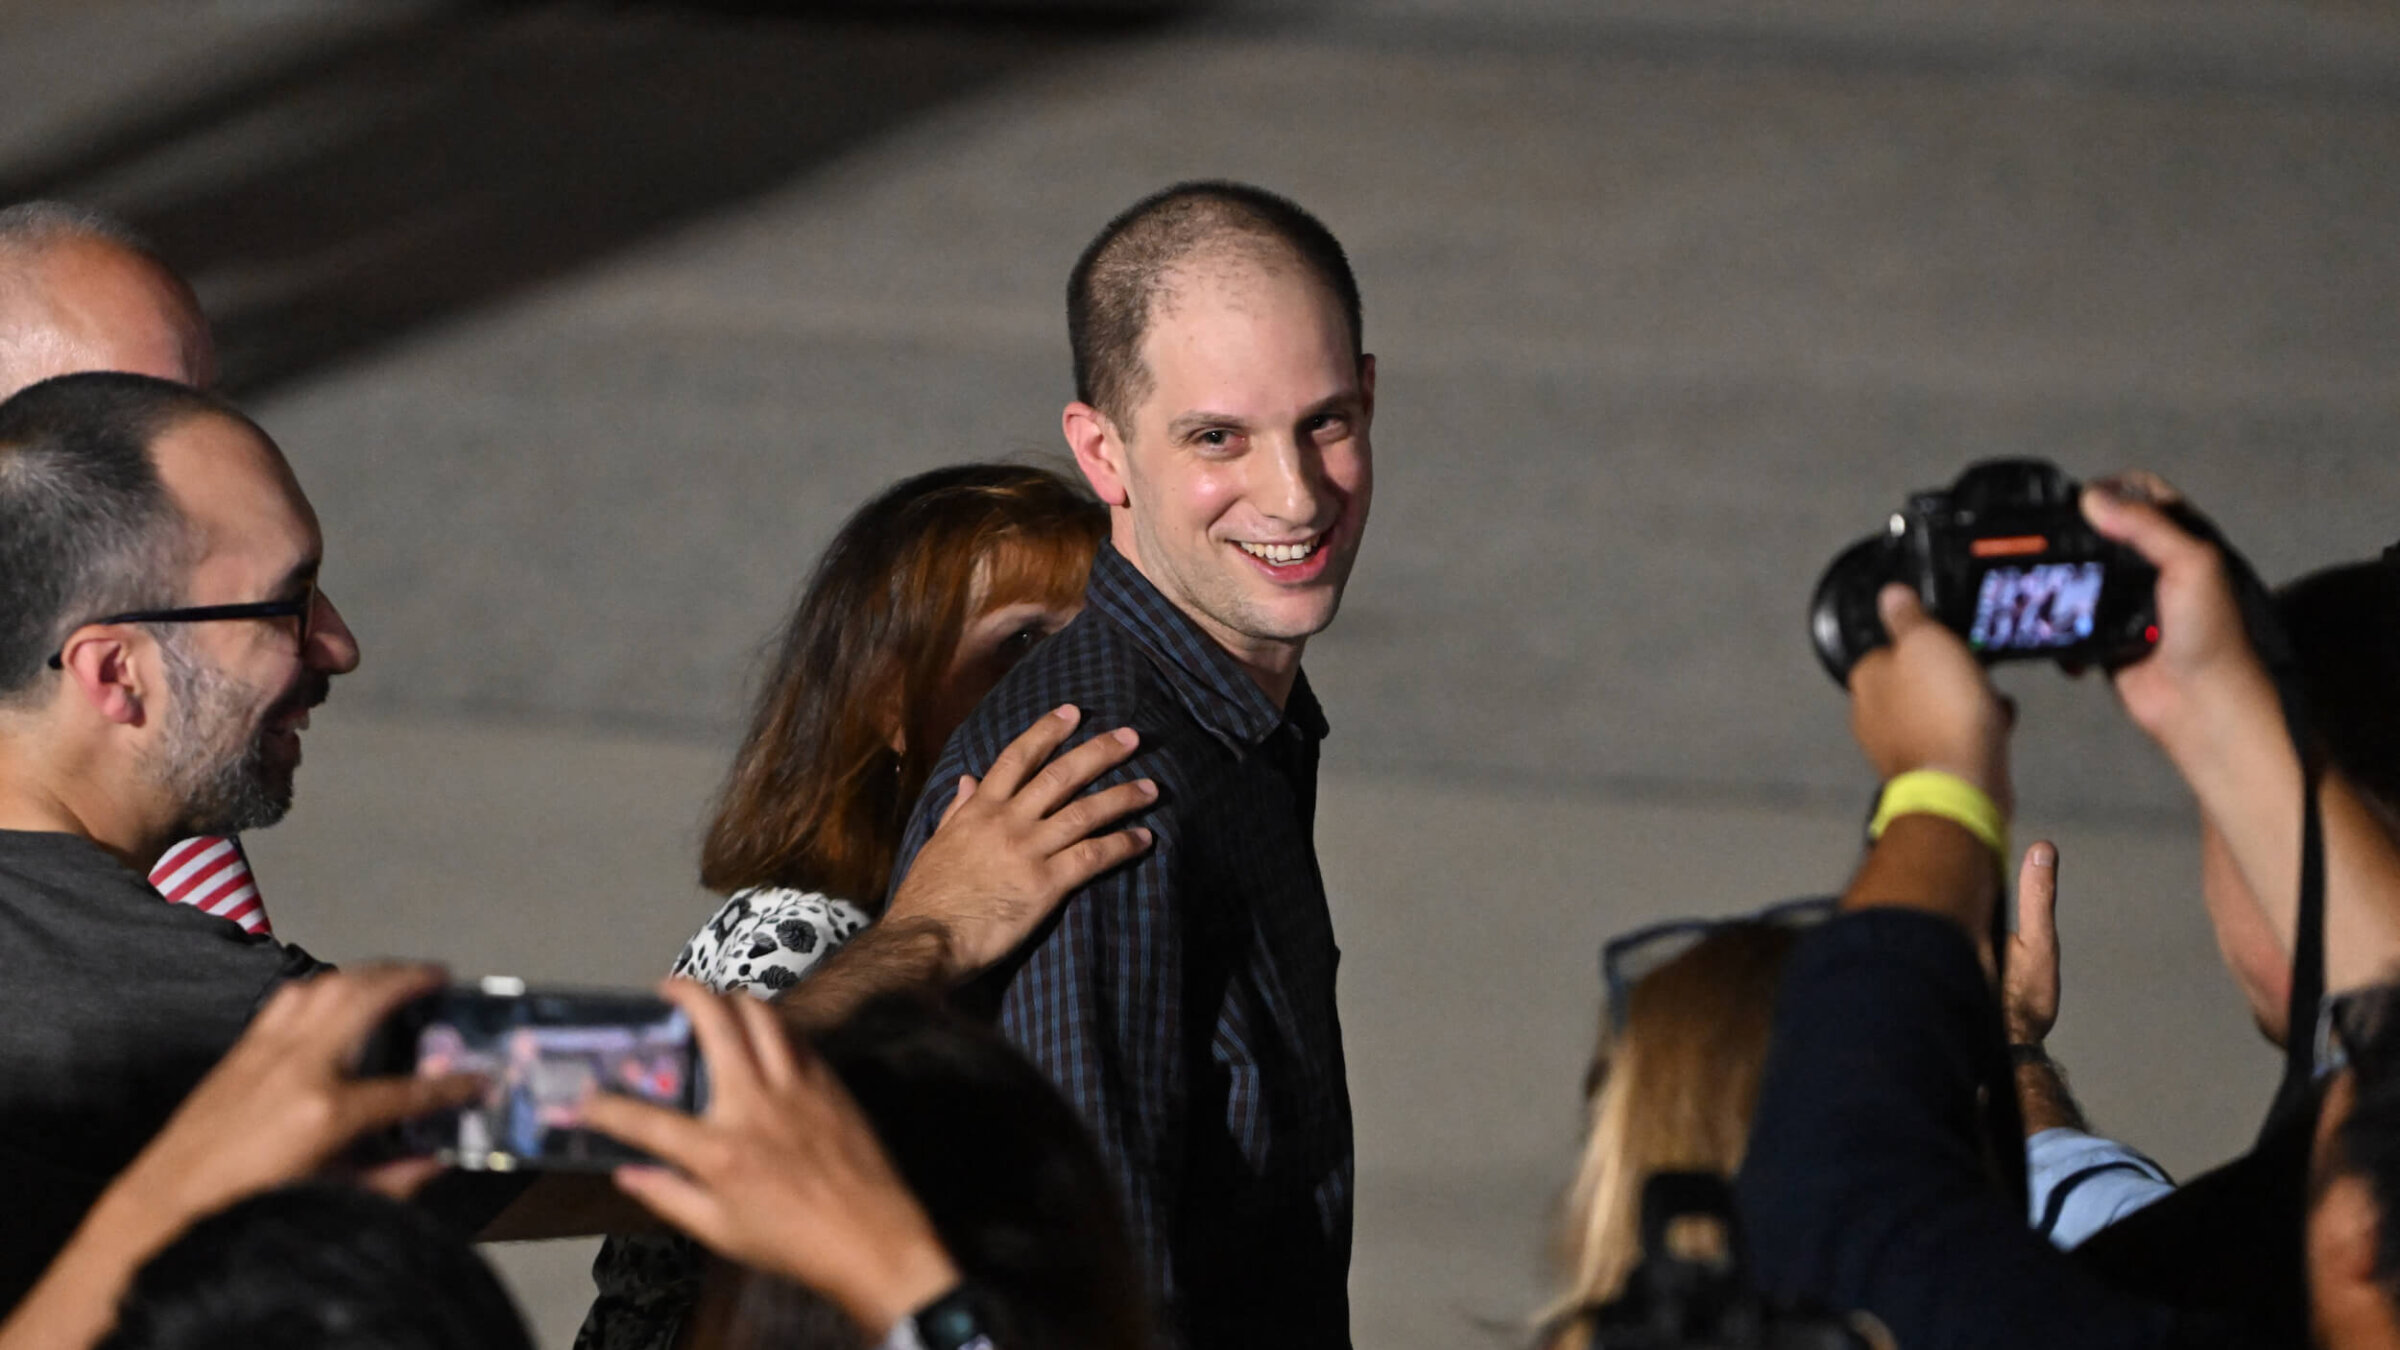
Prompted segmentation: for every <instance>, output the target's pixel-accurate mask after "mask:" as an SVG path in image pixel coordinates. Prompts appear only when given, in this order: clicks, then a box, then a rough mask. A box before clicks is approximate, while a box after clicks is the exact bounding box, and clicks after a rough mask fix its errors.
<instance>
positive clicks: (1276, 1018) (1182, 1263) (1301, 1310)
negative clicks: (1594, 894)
mask: <svg viewBox="0 0 2400 1350" xmlns="http://www.w3.org/2000/svg"><path fill="white" fill-rule="evenodd" d="M1061 703H1073V704H1075V705H1076V706H1077V707H1079V708H1081V709H1082V710H1083V721H1082V723H1081V725H1080V726H1078V727H1077V729H1076V736H1077V738H1078V739H1079V740H1080V739H1087V738H1089V737H1091V736H1094V735H1097V734H1099V733H1101V732H1105V731H1111V730H1114V729H1115V728H1117V727H1121V726H1131V727H1133V728H1134V729H1135V730H1137V731H1139V732H1140V733H1141V737H1142V744H1141V748H1140V750H1139V752H1138V753H1137V754H1136V755H1135V757H1134V758H1133V760H1132V761H1131V762H1130V763H1128V764H1127V765H1125V766H1124V767H1123V768H1121V769H1120V770H1118V771H1117V772H1115V773H1113V774H1111V775H1110V776H1109V777H1108V779H1106V780H1105V781H1106V782H1122V781H1126V780H1128V779H1131V778H1136V777H1142V776H1148V777H1150V778H1153V779H1155V780H1156V781H1157V783H1158V785H1159V802H1158V805H1157V806H1156V807H1155V808H1153V809H1152V810H1151V811H1150V812H1148V813H1147V815H1145V816H1144V817H1143V818H1142V821H1141V823H1143V824H1145V825H1147V826H1149V827H1150V829H1151V830H1152V831H1153V833H1154V835H1155V843H1154V844H1153V845H1152V847H1151V849H1150V851H1149V852H1148V853H1146V854H1144V855H1143V856H1142V857H1141V858H1139V859H1137V860H1136V861H1134V862H1132V863H1129V864H1127V865H1126V866H1124V867H1121V868H1119V869H1117V870H1116V871H1115V872H1112V873H1110V874H1109V875H1107V876H1103V877H1101V878H1099V879H1098V880H1096V881H1094V882H1093V883H1092V884H1090V885H1089V886H1086V887H1084V888H1083V889H1082V890H1081V891H1078V892H1076V893H1075V894H1074V895H1072V896H1070V897H1069V898H1068V900H1067V902H1066V905H1065V907H1064V908H1063V909H1062V910H1061V911H1060V913H1059V915H1058V916H1057V918H1056V919H1055V920H1054V921H1053V922H1052V923H1051V925H1050V926H1049V927H1048V928H1047V929H1046V930H1045V931H1043V932H1042V933H1040V934H1038V935H1037V936H1036V937H1035V939H1034V940H1033V942H1032V943H1030V944H1029V945H1028V947H1027V949H1026V950H1024V951H1022V952H1020V953H1019V954H1018V956H1017V957H1016V958H1015V959H1014V960H1013V961H1012V962H1011V963H1008V964H1005V965H1004V966H1002V967H1001V968H1000V969H998V970H996V971H994V972H993V973H992V974H991V975H990V976H989V977H987V980H986V982H985V984H984V986H983V987H982V988H981V989H980V990H979V991H971V997H972V996H973V995H974V994H975V993H980V994H981V996H982V997H983V999H984V1000H985V1001H987V1002H989V1003H995V1004H996V1005H997V1012H998V1017H999V1023H1000V1028H1001V1030H1002V1031H1003V1032H1004V1033H1005V1034H1006V1035H1007V1036H1008V1037H1009V1039H1010V1040H1012V1041H1014V1042H1015V1043H1016V1044H1017V1046H1018V1047H1019V1048H1021V1049H1023V1050H1024V1051H1025V1053H1026V1054H1028V1055H1029V1056H1031V1057H1032V1058H1033V1060H1034V1062H1035V1063H1037V1064H1039V1065H1040V1066H1041V1067H1042V1068H1043V1069H1044V1070H1045V1071H1046V1072H1048V1074H1049V1075H1050V1078H1051V1080H1052V1081H1053V1082H1055V1083H1056V1084H1057V1085H1058V1086H1059V1088H1060V1089H1061V1090H1062V1091H1063V1092H1064V1093H1065V1094H1066V1096H1067V1098H1068V1100H1069V1101H1071V1102H1072V1103H1073V1104H1074V1105H1075V1107H1076V1108H1077V1110H1078V1111H1079V1112H1080V1113H1081V1114H1082V1116H1083V1119H1084V1120H1085V1122H1086V1123H1087V1124H1089V1125H1090V1126H1091V1128H1092V1132H1093V1134H1094V1135H1095V1136H1096V1137H1097V1138H1098V1140H1099V1143H1100V1149H1101V1152H1102V1154H1103V1155H1104V1156H1105V1157H1106V1159H1107V1160H1108V1162H1109V1164H1110V1166H1111V1168H1112V1169H1113V1170H1114V1171H1115V1172H1116V1174H1117V1178H1118V1181H1119V1184H1120V1186H1121V1188H1122V1191H1123V1195H1124V1199H1125V1202H1126V1205H1127V1209H1128V1213H1129V1217H1130V1219H1131V1221H1132V1225H1133V1230H1134V1236H1135V1239H1136V1240H1137V1241H1138V1242H1139V1243H1140V1244H1141V1246H1142V1250H1143V1253H1144V1255H1145V1256H1146V1257H1147V1259H1148V1262H1149V1266H1150V1271H1151V1277H1152V1281H1153V1285H1154V1290H1155V1292H1156V1293H1157V1294H1158V1295H1159V1297H1160V1300H1161V1302H1162V1305H1163V1307H1162V1312H1163V1313H1164V1316H1165V1321H1166V1324H1167V1330H1168V1332H1169V1334H1170V1335H1171V1336H1172V1337H1173V1338H1175V1339H1177V1340H1179V1341H1181V1342H1182V1343H1183V1344H1185V1345H1188V1346H1193V1347H1216V1346H1245V1347H1246V1346H1280V1345H1305V1346H1346V1345H1348V1344H1349V1335H1350V1333H1349V1293H1348V1288H1349V1268H1350V1226H1351V1184H1352V1154H1351V1136H1350V1095H1349V1087H1348V1082H1347V1079H1346V1077H1345V1074H1344V1069H1343V1063H1342V1037H1341V1023H1340V1019H1339V1017H1338V1015H1337V1014H1336V1012H1335V1008H1334V967H1335V964H1336V961H1337V960H1338V957H1339V952H1338V951H1337V950H1336V949H1335V947H1334V941H1333V924H1332V919H1331V916H1330V915H1329V914H1328V912H1327V910H1326V905H1325V888H1324V883H1323V881H1322V879H1321V878H1320V877H1319V875H1318V872H1317V859H1316V849H1315V845H1314V842H1313V833H1314V826H1315V814H1316V776H1317V745H1318V742H1319V741H1320V740H1322V739H1323V737H1324V735H1325V721H1324V716H1323V714H1322V713H1321V712H1320V711H1319V709H1318V707H1317V701H1316V698H1315V696H1314V695H1312V694H1311V693H1310V692H1309V688H1308V682H1307V680H1306V678H1305V677H1303V678H1301V679H1300V680H1299V681H1298V683H1297V684H1296V685H1295V686H1294V688H1293V691H1292V695H1291V698H1290V699H1289V701H1288V705H1287V706H1286V707H1284V708H1278V707H1276V706H1275V703H1274V701H1273V700H1272V699H1270V698H1268V697H1267V695H1266V692H1265V691H1264V690H1262V689H1260V688H1259V686H1258V684H1257V683H1256V682H1255V681H1253V680H1252V679H1251V678H1250V676H1249V674H1248V673H1247V672H1245V671H1244V670H1243V669H1242V668H1241V666H1240V665H1238V664H1237V663H1235V661H1234V660H1233V658H1232V657H1231V656H1229V655H1228V654H1227V653H1226V652H1225V651H1224V650H1223V649H1222V648H1220V647H1219V646H1218V645H1217V644H1216V643H1215V642H1214V641H1212V640H1210V639H1209V637H1208V636H1207V635H1206V634H1204V633H1202V632H1201V631H1200V629H1199V628H1198V627H1197V626H1196V625H1195V624H1194V623H1193V622H1192V621H1191V620H1190V619H1189V618H1187V617H1185V616H1184V615H1183V614H1182V613H1181V612H1180V611H1178V610H1177V609H1176V608H1175V606H1174V605H1173V604H1172V603H1171V602H1169V601H1168V599H1167V598H1166V597H1165V596H1164V595H1162V594H1160V593H1159V591H1158V590H1157V588H1155V587H1153V586H1152V585H1151V584H1150V582H1149V581H1148V580H1147V579H1146V578H1144V577H1143V576H1142V574H1141V573H1140V572H1138V571H1136V570H1135V569H1134V567H1133V566H1132V564H1130V563H1128V562H1127V561H1126V560H1125V559H1124V558H1123V557H1122V556H1120V555H1119V554H1118V553H1117V552H1116V551H1115V550H1114V549H1113V548H1110V547H1107V546H1105V545H1104V546H1102V548H1101V550H1100V554H1099V557H1098V558H1097V559H1096V560H1095V561H1094V562H1093V564H1092V578H1091V584H1090V587H1089V590H1088V593H1087V605H1086V608H1085V609H1084V611H1083V613H1082V614H1081V615H1080V616H1079V617H1078V618H1077V619H1076V620H1075V621H1074V622H1073V623H1071V624H1069V625H1067V627H1066V628H1064V629H1062V630H1061V631H1060V632H1059V633H1058V634H1057V635H1056V636H1054V637H1052V638H1051V639H1050V640H1049V641H1047V642H1045V643H1043V644H1042V645H1041V646H1040V647H1038V648H1036V649H1035V650H1034V652H1033V653H1032V654H1031V655H1030V656H1028V657H1026V659H1025V660H1024V662H1023V663H1021V664H1020V665H1018V667H1017V668H1016V669H1015V670H1013V671H1011V672H1010V673H1009V675H1008V676H1007V678H1005V679H1003V680H1002V681H1001V683H1000V685H999V686H998V687H997V688H995V689H994V690H993V691H992V693H991V694H990V695H989V696H988V697H987V698H985V699H984V701H983V703H982V705H981V706H980V707H978V708H977V709H976V710H975V712H974V714H973V716H971V717H969V718H968V720H967V722H966V724H965V725H964V726H962V727H961V728H959V731H958V733H957V734H956V735H955V736H953V737H952V738H951V741H950V745H949V748H948V750H947V752H946V753H945V754H944V755H943V757H942V761H941V763H940V764H939V765H937V766H936V767H935V768H934V770H933V776H932V778H931V779H930V780H929V782H930V784H931V786H930V787H929V788H928V789H927V791H926V795H925V797H924V798H923V800H921V801H920V802H919V803H918V804H917V809H916V814H915V817H914V819H913V820H912V821H911V822H910V825H909V831H908V836H907V839H906V842H905V843H904V844H903V846H902V849H901V855H900V866H899V867H898V868H897V869H896V873H895V875H896V876H898V875H904V874H905V873H906V871H907V867H908V862H909V860H910V859H912V858H914V857H915V855H916V851H917V850H918V849H919V848H921V847H922V846H923V845H924V842H925V840H926V838H927V837H928V836H929V835H930V834H931V833H932V832H933V827H934V825H935V824H936V823H937V822H938V821H939V820H940V819H941V815H942V812H943V810H944V809H945V808H946V807H947V806H948V804H949V801H950V798H951V788H952V787H953V786H954V785H955V784H956V783H957V781H958V776H959V775H960V774H962V773H971V774H975V775H978V776H980V775H982V774H983V773H984V772H985V771H986V770H987V769H988V768H989V767H990V765H991V762H992V760H993V759H994V758H995V757H996V756H997V755H998V754H999V752H1000V750H1001V749H1002V748H1003V747H1004V746H1006V745H1007V744H1008V742H1010V741H1011V740H1013V739H1015V738H1016V737H1017V736H1018V735H1019V734H1020V733H1022V732H1023V731H1024V730H1025V728H1026V727H1027V726H1029V725H1031V724H1032V723H1033V721H1034V720H1035V719H1036V718H1038V717H1040V716H1041V715H1043V714H1044V713H1047V712H1049V711H1050V710H1052V709H1053V708H1056V707H1057V706H1058V705H1059V704H1061ZM895 885H897V881H895Z"/></svg>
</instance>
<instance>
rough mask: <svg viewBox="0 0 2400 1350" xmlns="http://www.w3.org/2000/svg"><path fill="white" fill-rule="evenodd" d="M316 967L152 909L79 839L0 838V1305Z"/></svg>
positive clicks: (124, 874) (17, 1292)
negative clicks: (262, 1015) (196, 1088)
mask: <svg viewBox="0 0 2400 1350" xmlns="http://www.w3.org/2000/svg"><path fill="white" fill-rule="evenodd" d="M319 969H321V967H320V966H319V964H318V962H317V961H316V960H315V959H313V958H311V957H310V956H309V955H308V953H306V952H304V951H301V950H300V949H299V948H297V947H287V946H284V945H283V944H281V943H278V942H276V941H275V940H274V939H273V938H270V937H264V936H253V935H252V934H249V933H245V932H243V931H242V929H241V927H240V926H239V925H237V924H235V923H233V922H231V921H230V920H226V919H219V918H212V917H210V916H209V915H206V914H203V913H201V912H200V911H198V910H196V909H193V908H191V907H190V906H188V905H171V904H168V903H167V902H166V901H165V900H164V899H162V898H160V896H159V894H158V892H157V891H155V890H152V889H151V887H150V885H149V883H148V882H147V881H145V880H144V879H143V878H142V877H141V876H140V875H138V874H137V873H135V872H134V871H132V870H131V869H130V868H128V867H126V866H125V865H124V864H122V863H120V862H118V861H117V860H116V859H115V858H114V857H112V856H110V855H109V854H108V853H107V852H106V851H105V850H103V849H102V848H100V846H99V845H97V844H94V843H92V842H91V841H90V840H87V839H84V838H82V837H80V836H77V835H71V834H48V833H28V832H24V831H16V830H0V1197H5V1201H4V1202H0V1203H4V1205H5V1210H6V1213H5V1218H4V1219H0V1308H5V1307H12V1306H14V1305H15V1304H16V1302H17V1301H18V1300H19V1299H21V1298H22V1297H23V1296H24V1294H25V1291H26V1290H27V1289H29V1288H30V1287H31V1286H32V1284H33V1282H34V1280H35V1279H37V1278H38V1277H39V1276H40V1274H41V1271H42V1268H43V1267H44V1266H46V1265H47V1264H49V1261H50V1258H51V1257H52V1256H53V1255H55V1254H56V1253H57V1251H58V1249H59V1248H60V1247H62V1246H64V1245H65V1243H66V1240H67V1238H68V1236H69V1235H71V1234H72V1233H73V1231H74V1228H75V1225H76V1224H77V1223H78V1222H80V1221H81V1219H82V1217H83V1213H84V1211H85V1210H86V1209H88V1208H90V1206H91V1203H92V1201H93V1200H94V1199H95V1198H97V1197H98V1195H99V1193H100V1191H101V1189H102V1188H104V1187H105V1186H106V1185H107V1184H108V1182H109V1181H110V1179H111V1178H113V1177H115V1176H116V1174H117V1173H118V1172H119V1171H121V1170H122V1169H123V1168H124V1167H125V1165H126V1164H127V1163H129V1162H131V1161H132V1160H133V1156H134V1155H135V1154H136V1153H139V1152H140V1151H141V1150H142V1148H143V1146H144V1145H146V1144H147V1143H148V1142H149V1141H150V1137H151V1136H152V1135H154V1134H156V1133H157V1132H158V1129H159V1127H160V1126H161V1125H163V1124H165V1123H166V1119H167V1117H168V1116H169V1115H170V1114H172V1113H173V1111H174V1110H175V1107H176V1106H177V1105H178V1104H179V1103H181V1102H182V1100H183V1098H184V1095H185V1094H186V1093H188V1092H190V1091H191V1089H192V1087H193V1085H194V1084H196V1083H197V1082H199V1080H200V1078H201V1076H202V1075H204V1074H206V1073H207V1072H208V1070H209V1069H210V1068H211V1067H212V1066H214V1065H215V1064H216V1062H217V1060H218V1059H219V1058H220V1057H221V1056H223V1055H224V1053H225V1051H226V1050H227V1049H228V1048H230V1047H231V1046H232V1044H233V1043H234V1041H235V1040H236V1039H237V1038H239V1037H240V1035H241V1034H242V1029H243V1028H244V1027H245V1026H247V1025H248V1024H249V1021H250V1016H251V1014H252V1013H253V1012H255V1011H256V1010H257V1008H258V1005H259V1003H260V1001H261V1000H263V999H264V998H265V997H266V995H267V994H268V992H269V991H271V990H272V989H273V988H274V987H275V986H276V985H277V984H278V983H280V982H282V981H284V980H287V979H294V978H298V977H302V976H306V975H310V974H314V973H315V972H316V971H317V970H319Z"/></svg>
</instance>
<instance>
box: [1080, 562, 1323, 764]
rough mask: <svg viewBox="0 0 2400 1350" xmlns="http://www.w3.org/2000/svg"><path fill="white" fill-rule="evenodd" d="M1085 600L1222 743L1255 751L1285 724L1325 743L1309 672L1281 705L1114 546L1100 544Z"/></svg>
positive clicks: (1300, 674) (1299, 678) (1299, 677)
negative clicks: (1138, 647)
mask: <svg viewBox="0 0 2400 1350" xmlns="http://www.w3.org/2000/svg"><path fill="white" fill-rule="evenodd" d="M1084 599H1085V600H1086V601H1087V602H1088V603H1089V604H1091V605H1092V606H1093V607H1094V608H1096V609H1098V610H1100V611H1101V612H1102V613H1104V614H1107V615H1108V616H1109V617H1110V618H1112V619H1115V620H1116V621H1117V623H1118V624H1119V625H1121V626H1122V627H1123V628H1124V629H1125V630H1126V631H1127V632H1129V633H1131V634H1132V635H1133V638H1134V640H1135V641H1136V642H1139V643H1141V644H1142V646H1143V647H1144V648H1146V649H1148V650H1149V651H1150V652H1151V653H1152V654H1153V655H1155V656H1157V657H1158V658H1159V660H1160V662H1161V663H1162V664H1163V665H1164V666H1165V668H1166V671H1167V674H1168V677H1169V678H1168V683H1169V684H1170V685H1171V686H1173V688H1174V690H1175V696H1176V697H1177V698H1178V699H1180V700H1181V701H1182V703H1183V706H1184V708H1185V710H1186V711H1188V712H1190V713H1191V715H1192V717H1193V719H1194V720H1196V721H1198V722H1199V723H1200V725H1201V726H1203V727H1205V728H1207V729H1208V731H1209V732H1210V733H1211V734H1213V735H1215V736H1216V737H1217V738H1218V739H1219V740H1223V741H1226V742H1228V743H1230V744H1234V745H1240V746H1255V745H1258V744H1259V743H1261V742H1263V741H1265V740H1266V739H1267V737H1268V736H1270V735H1272V734H1274V732H1275V730H1276V728H1278V727H1280V726H1282V725H1283V724H1284V723H1285V722H1286V721H1287V720H1288V721H1289V722H1290V723H1291V724H1292V725H1293V726H1294V727H1295V728H1297V729H1298V730H1299V731H1300V733H1301V734H1302V735H1304V736H1306V737H1308V738H1309V739H1310V740H1312V741H1321V740H1323V739H1325V733H1326V731H1327V729H1328V728H1327V726H1326V723H1325V710H1324V708H1323V707H1322V706H1320V705H1319V704H1318V703H1317V696H1316V694H1315V693H1314V692H1313V691H1311V690H1310V689H1309V687H1308V675H1307V673H1306V672H1295V673H1294V678H1293V680H1292V696H1291V698H1290V699H1289V700H1287V701H1286V704H1285V706H1284V707H1281V708H1278V707H1276V706H1275V700H1273V699H1271V698H1269V697H1267V691H1266V690H1264V689H1261V688H1259V687H1258V681H1256V680H1253V679H1251V678H1250V672H1248V671H1246V670H1244V669H1242V666H1241V663H1240V662H1238V661H1236V660H1234V659H1233V656H1232V654H1231V653H1229V652H1227V651H1226V650H1225V649H1224V648H1223V647H1220V646H1218V645H1217V643H1216V640H1215V639H1214V638H1211V637H1210V636H1209V635H1208V634H1207V633H1205V632H1202V631H1201V629H1200V625H1198V624H1196V623H1194V622H1192V619H1191V616H1190V615H1188V614H1185V613H1184V612H1183V611H1182V610H1180V609H1177V608H1176V607H1175V603H1174V602H1173V601H1171V600H1169V599H1167V597H1166V596H1165V595H1163V594H1161V593H1160V592H1159V589H1158V587H1156V586H1153V585H1151V584H1150V579H1149V578H1148V577H1145V576H1143V575H1142V574H1141V571H1140V569H1138V568H1136V567H1135V566H1134V565H1133V564H1132V563H1130V562H1128V561H1126V559H1125V555H1123V554H1121V553H1119V552H1117V548H1116V545H1115V544H1112V543H1109V542H1107V541H1105V540H1103V541H1102V542H1101V545H1100V552H1099V555H1098V556H1097V557H1095V558H1093V559H1092V580H1091V584H1090V585H1089V586H1088V587H1087V588H1086V589H1085V591H1084Z"/></svg>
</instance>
